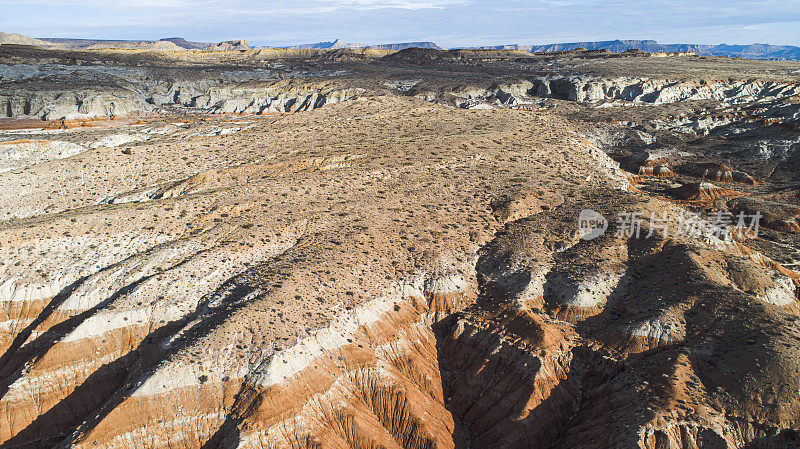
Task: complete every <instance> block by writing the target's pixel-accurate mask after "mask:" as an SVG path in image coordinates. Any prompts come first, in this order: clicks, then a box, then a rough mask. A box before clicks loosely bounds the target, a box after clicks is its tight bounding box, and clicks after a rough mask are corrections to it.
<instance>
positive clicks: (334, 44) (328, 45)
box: [283, 39, 442, 50]
mask: <svg viewBox="0 0 800 449" xmlns="http://www.w3.org/2000/svg"><path fill="white" fill-rule="evenodd" d="M414 47H417V48H433V49H435V50H442V48H441V47H439V46H438V45H436V44H434V43H433V42H401V43H396V44H377V45H368V44H356V43H346V42H344V41H342V40H341V39H336V40H335V41H331V42H317V43H314V44H302V45H292V46H289V47H283V48H311V49H318V50H326V49H339V48H374V49H378V50H405V49H406V48H414Z"/></svg>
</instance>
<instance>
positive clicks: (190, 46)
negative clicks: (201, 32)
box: [161, 37, 215, 50]
mask: <svg viewBox="0 0 800 449" xmlns="http://www.w3.org/2000/svg"><path fill="white" fill-rule="evenodd" d="M161 40H162V41H168V42H172V43H173V44H175V45H177V46H178V47H181V48H185V49H187V50H200V49H203V48H206V47H210V46H212V45H215V44H213V43H211V42H191V41H187V40H186V39H184V38H182V37H165V38H164V39H161Z"/></svg>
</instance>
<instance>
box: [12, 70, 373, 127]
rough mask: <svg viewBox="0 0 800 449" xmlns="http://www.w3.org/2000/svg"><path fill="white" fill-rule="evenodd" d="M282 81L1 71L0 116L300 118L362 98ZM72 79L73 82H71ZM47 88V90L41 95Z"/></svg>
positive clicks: (246, 76)
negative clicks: (198, 113)
mask: <svg viewBox="0 0 800 449" xmlns="http://www.w3.org/2000/svg"><path fill="white" fill-rule="evenodd" d="M284 76H285V75H284V74H279V73H276V72H272V71H269V70H264V69H260V70H248V71H239V72H234V71H229V72H222V73H218V74H217V76H211V77H208V78H204V79H192V78H193V76H191V75H190V76H188V77H187V76H185V75H184V76H180V77H170V76H167V77H164V76H163V75H159V74H157V73H153V71H152V70H148V69H140V68H135V67H108V68H103V67H86V68H82V67H74V66H72V67H71V66H62V65H53V66H47V68H45V69H41V68H40V67H36V66H30V65H24V64H17V65H0V82H3V84H0V116H2V117H31V118H40V119H43V120H59V119H66V120H75V119H87V118H96V117H112V118H113V117H125V116H129V115H131V114H134V113H138V114H147V113H151V112H153V111H154V109H155V108H159V107H188V108H199V109H202V110H204V111H206V112H210V113H252V114H260V113H265V112H297V111H306V110H309V109H314V108H317V107H320V106H322V105H324V104H327V103H336V102H339V101H344V100H347V99H350V98H353V97H355V96H356V94H357V93H358V91H359V90H358V89H353V88H339V87H337V86H336V85H334V84H331V83H325V82H323V83H321V84H318V85H313V84H305V85H302V84H298V83H292V82H291V80H286V81H279V80H280V78H282V77H284ZM291 76H292V75H290V77H291ZM295 76H297V77H302V76H307V74H296V75H295ZM71 77H72V78H75V79H76V81H75V82H72V83H71V82H69V81H68V80H69V78H71ZM65 78H66V80H65ZM56 80H57V81H56ZM51 81H52V82H51ZM45 82H46V83H47V87H46V88H42V84H43V83H45ZM95 83H96V84H95Z"/></svg>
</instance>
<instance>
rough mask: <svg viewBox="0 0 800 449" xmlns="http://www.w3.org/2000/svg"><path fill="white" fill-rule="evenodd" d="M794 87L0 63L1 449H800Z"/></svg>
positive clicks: (262, 60) (553, 75) (770, 77)
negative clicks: (730, 224)
mask: <svg viewBox="0 0 800 449" xmlns="http://www.w3.org/2000/svg"><path fill="white" fill-rule="evenodd" d="M799 74H800V64H797V63H788V62H787V63H781V62H754V61H743V60H732V59H725V58H723V59H714V58H702V57H697V56H689V55H664V54H661V55H652V54H646V53H627V54H625V55H616V56H615V55H607V54H602V53H598V52H592V51H585V52H584V51H578V52H566V53H561V54H551V55H531V54H529V53H524V52H517V51H472V50H471V51H439V50H432V49H410V50H404V51H401V52H396V53H395V52H392V51H379V50H315V49H295V50H280V51H279V50H247V51H217V52H213V53H212V52H192V53H187V52H150V51H138V50H113V51H112V50H97V51H60V50H41V49H34V48H32V47H23V46H13V45H9V46H1V47H0V108H1V109H0V115H3V116H5V117H6V118H4V119H2V120H0V128H2V130H1V131H0V196H1V197H2V200H0V219H2V222H0V264H1V265H0V276H2V278H0V305H2V310H1V311H0V446H1V447H3V448H53V447H63V448H66V447H78V448H82V447H87V448H89V447H92V448H95V447H100V448H204V449H208V448H379V447H384V448H404V449H423V448H425V449H427V448H476V449H477V448H492V447H496V448H501V447H502V448H531V447H533V448H550V447H553V448H611V447H614V448H630V447H640V448H658V449H665V448H734V447H737V448H739V447H747V448H793V447H796V445H797V444H798V439H799V437H798V432H797V429H798V426H800V422H799V421H800V323H799V322H798V313H800V308H798V304H797V286H798V285H800V284H799V283H800V276H798V274H797V273H795V272H794V271H793V269H794V267H795V266H796V264H797V263H798V262H797V261H798V260H800V257H798V256H797V248H798V247H799V246H798V244H799V243H800V242H799V241H798V236H800V223H798V222H797V217H799V216H800V198H798V196H797V192H798V190H797V189H798V185H800V184H798V178H797V176H798V175H797V163H798V159H797V158H798V152H797V150H798V139H800V134H799V133H798V120H800V101H798V94H800V75H799ZM587 208H591V209H593V210H595V211H596V212H599V213H600V214H602V215H604V216H605V217H608V219H609V227H608V230H607V231H606V232H605V234H603V235H601V236H599V237H597V238H594V239H591V240H586V239H582V238H581V236H582V235H583V234H581V233H579V229H578V217H579V215H580V213H581V210H583V209H587ZM687 211H696V212H699V213H700V217H699V218H697V220H699V222H701V223H706V224H708V223H710V222H711V212H712V211H724V212H730V213H732V214H735V213H738V212H746V213H747V214H748V216H751V215H754V214H755V213H758V214H760V216H762V218H763V219H762V221H761V229H760V230H759V232H758V234H757V235H756V233H754V232H753V231H752V230H750V231H742V232H733V233H731V234H727V233H722V234H720V233H719V232H716V231H715V229H716V228H713V227H707V226H701V227H699V228H697V229H699V231H698V232H695V233H688V234H687V233H685V232H680V231H681V230H680V229H677V227H678V226H679V224H680V223H681V219H682V218H683V217H686V214H687ZM621 213H636V214H638V215H639V216H642V217H650V216H651V215H652V216H658V217H662V218H663V220H662V221H661V222H660V224H662V226H651V223H649V222H647V221H644V222H643V223H642V229H641V233H638V234H637V233H633V232H626V229H624V226H623V225H624V224H623V223H617V222H616V221H615V219H614V217H616V216H617V215H618V214H621ZM627 231H630V229H628V230H627Z"/></svg>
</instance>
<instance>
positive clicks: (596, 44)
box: [0, 33, 800, 60]
mask: <svg viewBox="0 0 800 449" xmlns="http://www.w3.org/2000/svg"><path fill="white" fill-rule="evenodd" d="M0 44H16V45H34V46H37V47H43V48H54V49H63V50H81V49H102V48H126V49H142V50H161V51H181V50H207V51H235V50H250V49H253V48H257V49H258V48H292V49H313V50H339V49H365V48H369V49H377V50H391V51H400V50H406V49H409V48H421V49H431V50H445V48H443V47H440V46H439V45H437V44H435V43H434V42H429V41H420V42H399V43H386V44H361V43H352V42H345V41H343V40H341V39H335V40H332V41H325V42H316V43H310V44H299V45H290V46H275V45H268V46H263V47H251V46H250V45H248V43H247V41H245V40H231V41H224V42H220V43H209V42H193V41H187V40H186V39H184V38H182V37H169V38H164V39H160V40H157V41H136V40H102V39H63V38H32V37H28V36H23V35H21V34H16V33H0ZM458 49H462V50H517V51H524V52H527V53H555V54H558V53H568V52H590V53H595V52H597V53H607V52H610V53H622V54H636V53H639V52H647V53H694V54H697V55H700V56H728V57H739V58H747V59H765V60H800V47H797V46H792V45H770V44H750V45H728V44H719V45H706V44H660V43H658V42H656V41H654V40H619V39H618V40H612V41H592V42H566V43H554V44H539V45H520V44H508V45H492V46H481V47H459V48H458Z"/></svg>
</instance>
